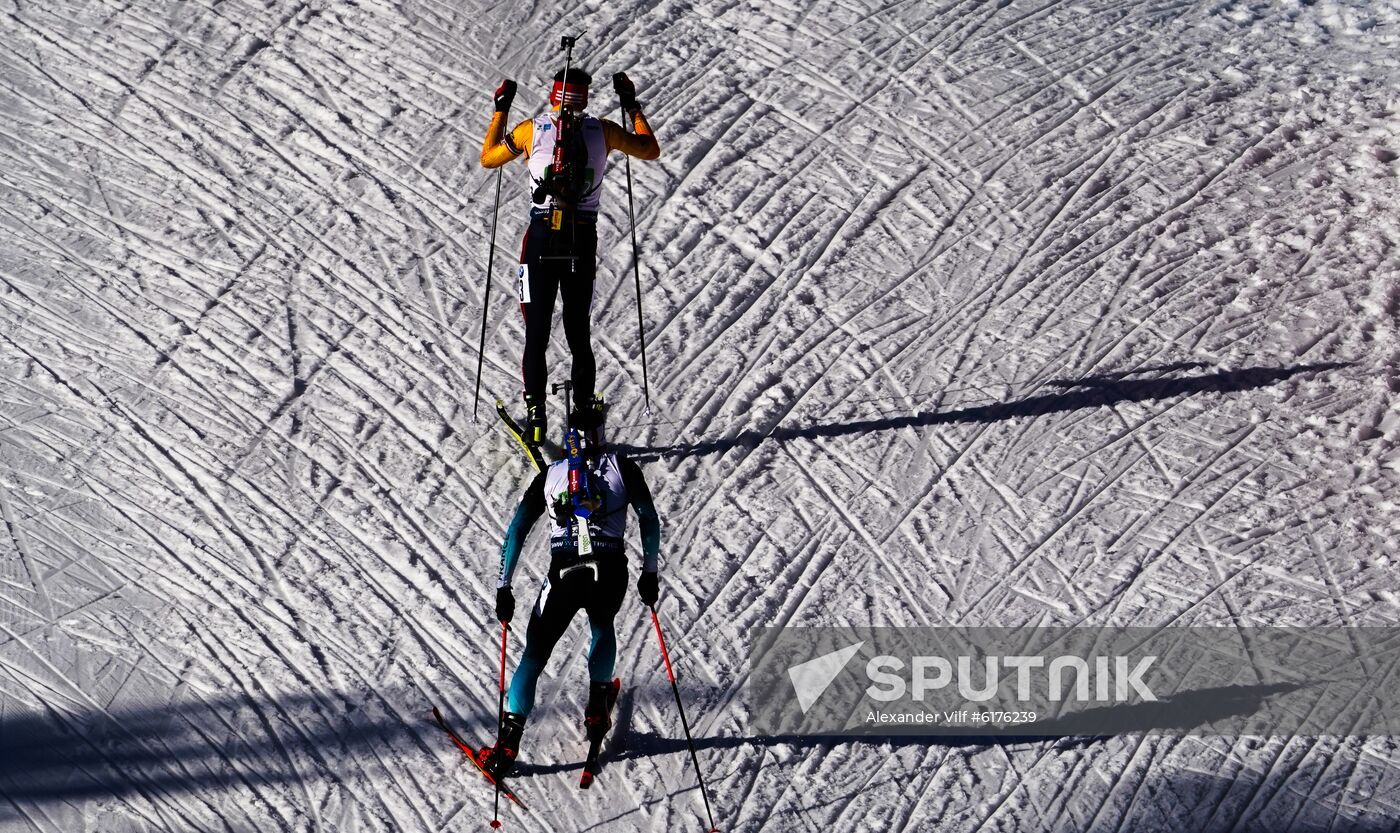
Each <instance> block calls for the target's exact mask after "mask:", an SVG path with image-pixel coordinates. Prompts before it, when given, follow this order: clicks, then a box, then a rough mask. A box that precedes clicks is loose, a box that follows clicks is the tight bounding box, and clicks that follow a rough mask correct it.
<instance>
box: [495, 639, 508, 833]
mask: <svg viewBox="0 0 1400 833" xmlns="http://www.w3.org/2000/svg"><path fill="white" fill-rule="evenodd" d="M509 633H510V623H509V622H502V623H501V699H500V705H499V706H498V707H497V708H496V737H497V743H499V742H500V740H499V738H500V734H501V727H502V726H504V725H505V722H506V635H507V634H509ZM492 780H493V781H495V782H496V806H495V809H494V810H493V811H492V812H493V813H494V816H493V817H492V819H491V827H492V828H495V829H500V826H501V779H499V778H493V779H492Z"/></svg>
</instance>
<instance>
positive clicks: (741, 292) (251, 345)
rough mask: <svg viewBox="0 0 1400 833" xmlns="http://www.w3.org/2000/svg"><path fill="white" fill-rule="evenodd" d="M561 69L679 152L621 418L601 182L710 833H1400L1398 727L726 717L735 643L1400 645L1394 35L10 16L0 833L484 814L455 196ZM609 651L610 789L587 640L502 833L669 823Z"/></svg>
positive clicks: (735, 13) (493, 437) (694, 821)
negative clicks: (834, 725)
mask: <svg viewBox="0 0 1400 833" xmlns="http://www.w3.org/2000/svg"><path fill="white" fill-rule="evenodd" d="M562 21H567V25H568V26H569V27H572V31H574V33H577V34H581V35H582V37H581V39H580V48H581V53H582V55H583V56H584V58H583V60H584V63H585V65H586V66H587V67H588V68H589V69H591V70H592V71H593V72H594V74H595V78H597V79H598V83H597V84H596V87H597V89H596V90H595V94H594V101H595V111H596V112H599V113H600V114H603V115H608V116H609V117H611V118H614V119H616V118H617V115H616V112H615V110H614V111H613V112H610V113H608V112H604V111H605V110H606V108H608V107H609V106H610V105H611V103H612V102H613V94H612V92H611V90H610V89H608V84H607V83H606V78H607V76H608V75H610V74H611V73H612V72H614V71H618V70H626V71H628V72H629V73H630V74H631V75H632V77H633V78H634V80H636V81H637V83H638V87H639V90H640V96H641V100H642V102H643V104H644V105H645V107H646V110H647V112H648V114H649V117H650V119H651V121H652V124H653V125H654V126H655V127H656V129H657V131H658V133H659V137H660V140H661V143H662V146H663V157H662V159H661V160H660V161H659V162H657V163H636V164H633V165H632V166H631V170H632V176H633V181H634V187H635V194H636V200H637V219H638V223H639V237H640V240H641V245H642V256H641V273H642V279H643V282H644V285H645V287H644V293H643V294H644V299H643V302H644V322H645V327H646V347H647V358H648V360H649V363H650V368H651V376H650V383H651V395H652V401H653V406H654V410H655V413H654V416H653V418H651V419H648V418H646V417H645V416H644V414H643V402H642V398H641V395H640V394H641V388H642V379H641V365H640V361H639V358H638V346H639V345H638V336H637V322H636V320H635V311H634V310H635V307H634V304H635V300H634V294H633V288H632V280H631V271H632V252H631V247H630V243H629V241H628V238H627V226H626V222H627V219H626V205H625V197H624V192H623V190H622V187H621V185H620V181H621V180H622V178H623V177H622V171H621V169H620V168H619V169H617V170H615V171H614V175H615V176H614V180H616V181H615V182H614V183H613V185H611V186H609V187H610V190H609V192H608V195H607V198H606V202H605V214H606V215H607V216H606V218H605V220H604V222H603V223H602V224H601V233H600V237H601V240H600V255H601V260H600V280H599V283H598V286H597V290H596V297H595V301H594V317H595V325H594V339H595V344H596V348H597V353H598V359H599V370H600V388H601V390H602V391H603V393H604V394H605V395H606V396H607V397H608V399H609V400H610V401H612V402H613V403H614V409H613V416H612V432H613V435H614V439H616V440H619V441H621V442H623V443H626V444H628V445H630V446H631V447H632V448H633V450H634V453H636V454H637V456H639V457H640V458H641V459H643V460H644V461H645V462H646V470H647V472H648V477H649V479H650V481H651V483H652V487H653V491H654V492H655V493H656V495H657V498H658V502H659V508H660V510H661V513H662V516H663V520H664V521H665V524H666V528H665V540H664V562H663V569H664V572H665V576H666V580H665V582H664V591H663V592H664V595H663V603H662V605H661V612H662V616H663V619H664V621H665V623H666V625H667V627H668V631H669V633H668V635H669V638H670V641H671V642H672V649H673V655H674V657H675V660H676V663H677V670H678V673H679V674H680V675H681V678H682V690H683V695H684V696H685V697H686V701H687V708H688V711H689V714H690V718H691V722H692V725H693V727H694V728H695V730H696V733H697V736H698V737H700V738H701V740H700V758H701V763H702V765H703V766H704V768H705V771H706V773H707V775H708V778H709V783H710V786H711V790H712V796H713V798H714V805H715V808H716V813H717V820H718V822H719V826H720V828H721V829H723V830H726V831H758V830H792V831H807V830H811V831H818V830H828V829H840V830H869V831H925V830H949V831H1026V830H1083V831H1150V830H1201V831H1255V830H1258V831H1266V830H1267V831H1284V830H1288V831H1292V830H1319V831H1321V830H1327V831H1373V830H1393V829H1400V822H1397V821H1396V819H1400V799H1397V796H1400V748H1397V744H1396V742H1395V740H1394V739H1393V738H1389V737H1347V738H1337V737H1315V738H1293V739H1283V738H1274V739H1260V738H1221V737H1187V738H1157V737H1146V738H1139V737H1121V738H1113V739H1109V740H1097V741H1087V740H1086V741H1046V742H1018V743H1007V744H997V743H987V742H974V743H966V742H958V743H950V742H935V743H928V742H926V741H919V740H917V739H899V738H895V739H890V740H888V741H886V742H881V743H868V742H860V743H842V742H835V741H831V740H813V741H810V742H806V741H795V740H793V739H791V738H786V739H784V738H776V739H775V738H763V737H755V736H754V735H753V732H752V730H751V729H750V728H749V719H748V714H749V710H750V709H751V708H752V706H753V704H752V703H750V702H749V700H748V696H747V691H746V689H745V686H746V682H747V673H748V671H747V654H746V646H747V643H748V630H749V628H751V627H756V626H762V625H770V624H784V625H800V626H819V625H834V624H845V623H853V624H877V625H938V624H957V625H999V626H1007V625H1021V624H1037V625H1047V626H1048V625H1073V624H1099V625H1101V624H1133V625H1149V626H1163V627H1165V626H1167V625H1188V624H1192V625H1212V626H1231V625H1264V624H1290V625H1304V626H1320V625H1339V624H1348V625H1394V624H1397V623H1400V586H1397V582H1396V580H1395V578H1394V567H1395V562H1396V559H1397V558H1400V553H1397V543H1396V542H1397V541H1400V521H1397V518H1398V517H1400V513H1397V512H1396V504H1395V498H1394V495H1396V494H1397V493H1400V492H1397V490H1396V486H1397V483H1396V481H1397V479H1400V478H1398V477H1397V472H1400V452H1397V450H1396V438H1397V433H1400V407H1397V393H1400V380H1397V375H1396V373H1397V371H1396V368H1397V366H1398V365H1400V341H1397V333H1396V319H1397V311H1400V284H1397V282H1396V280H1395V275H1396V273H1397V267H1400V257H1397V243H1400V210H1397V207H1396V206H1397V205H1398V204H1400V203H1397V196H1398V195H1397V187H1396V172H1397V171H1396V162H1397V158H1400V157H1398V155H1400V116H1397V106H1400V99H1397V97H1396V94H1395V92H1394V90H1395V83H1396V80H1397V78H1398V77H1400V74H1398V73H1397V67H1398V66H1400V60H1398V59H1397V56H1398V55H1400V51H1398V50H1400V39H1398V38H1397V34H1396V32H1397V26H1400V7H1397V6H1396V5H1395V4H1394V3H1390V2H1387V3H1371V4H1363V3H1341V2H1336V1H1335V0H1318V2H1315V3H1291V2H1290V3H1279V4H1272V5H1270V4H1246V3H1241V2H1235V0H1223V2H1219V3H1214V4H1162V5H1158V4H1151V3H1141V4H1119V3H1111V2H1104V1H1103V0H1087V2H1080V3H1066V2H1061V1H1060V0H1050V2H1036V1H1034V0H1032V1H1028V0H1001V2H997V3H973V2H968V0H961V1H959V0H951V2H947V3H941V4H936V5H926V4H920V3H910V2H890V3H882V4H875V3H869V4H860V3H848V2H815V3H797V2H785V1H784V0H778V1H777V2H772V3H768V4H752V3H722V2H713V3H712V2H705V1H704V0H657V1H656V2H648V3H632V2H618V3H608V4H601V3H583V4H569V5H568V6H567V7H566V8H558V7H553V6H549V5H546V4H538V3H528V4H516V5H499V6H498V5H492V4H486V3H477V2H469V1H467V0H461V1H458V0H409V1H408V2H401V3H390V2H385V0H356V2H346V3H333V2H327V1H326V0H301V1H300V2H286V3H270V4H254V3H248V2H244V0H200V2H195V3H174V2H169V0H167V1H166V2H159V0H146V1H143V2H135V3H118V2H111V1H110V0H99V1H98V2H89V1H87V0H81V1H79V0H69V1H68V2H60V3H34V2H28V0H8V1H7V2H5V3H3V4H0V38H3V44H4V48H3V49H0V66H3V76H0V112H3V114H4V116H5V118H4V119H3V120H0V160H3V161H2V162H0V252H3V254H0V363H3V371H4V372H3V374H0V476H2V477H3V480H0V517H3V520H4V527H5V533H4V536H3V537H4V543H3V546H4V548H5V550H4V557H3V558H0V748H3V750H4V755H3V760H2V761H0V799H2V800H0V830H4V831H6V833H8V832H9V831H16V833H19V831H24V832H25V833H29V831H36V832H37V833H51V832H52V833H58V832H59V831H62V832H63V833H67V831H101V833H109V832H111V833H117V832H118V831H194V830H227V831H240V833H241V831H254V830H257V831H268V830H287V831H357V832H358V831H390V830H394V831H398V830H441V831H453V830H467V829H476V828H478V827H479V826H480V825H482V824H484V823H485V820H486V819H488V818H489V814H490V812H491V810H490V806H491V798H492V796H491V793H490V792H489V791H488V790H486V789H485V788H484V787H483V784H482V783H481V782H480V780H479V779H478V778H477V776H475V775H474V773H473V772H472V770H471V768H470V766H469V765H467V764H466V763H465V762H464V761H462V760H461V759H460V756H458V755H457V754H456V753H455V751H454V750H453V748H452V747H451V746H450V745H449V744H448V743H446V742H445V740H444V739H443V738H442V737H440V735H439V733H438V732H437V730H436V729H435V728H434V727H433V726H432V725H431V724H430V722H429V719H428V715H429V708H430V706H431V705H432V704H438V705H440V706H442V707H444V710H445V711H446V712H447V714H448V715H449V719H450V720H452V721H453V722H454V723H456V724H457V726H458V729H459V731H462V732H463V734H464V735H465V736H466V737H469V738H475V739H480V740H485V739H486V738H487V737H488V736H489V734H490V733H491V731H492V728H491V727H492V724H493V721H494V709H495V707H496V704H495V695H494V688H495V685H496V665H495V662H496V658H495V655H494V654H495V650H496V646H497V644H498V643H497V642H496V641H495V638H496V636H497V635H498V634H497V632H496V630H495V624H494V622H493V621H492V619H493V608H492V601H491V600H492V587H493V578H492V573H493V572H494V569H495V563H496V558H497V549H498V545H499V541H500V538H501V535H502V534H503V531H504V528H505V525H506V523H507V522H508V519H509V517H510V513H511V511H512V510H513V506H514V502H515V500H516V499H517V497H518V495H519V493H520V491H521V490H522V488H523V487H524V485H525V483H526V480H527V472H526V466H525V464H524V462H523V460H522V459H521V457H520V455H519V453H518V452H517V451H516V450H515V448H514V447H513V445H512V444H511V443H510V442H509V441H508V438H507V437H506V436H505V434H504V433H503V432H501V431H500V430H499V429H498V428H497V427H496V425H495V424H494V421H493V418H492V417H491V414H490V412H491V408H490V405H491V399H493V398H495V397H501V398H504V399H506V400H507V401H509V402H515V401H517V396H518V394H517V390H518V388H519V382H518V376H517V357H518V354H519V345H520V343H521V341H522V338H523V328H522V326H521V323H520V318H519V315H518V313H517V312H516V310H515V304H514V300H513V287H512V281H511V276H512V274H513V261H514V253H515V250H516V249H515V246H516V244H515V240H516V239H517V238H518V235H519V234H520V233H521V230H522V222H521V219H520V218H521V216H522V215H523V212H524V208H525V205H526V200H525V194H524V189H523V188H522V187H521V179H522V177H523V174H522V173H521V171H520V170H519V167H518V165H517V166H512V167H510V168H507V169H506V170H507V174H506V182H505V187H504V189H503V201H502V205H501V208H500V234H499V239H498V243H497V248H498V250H497V252H496V268H495V274H494V275H493V276H492V284H491V292H490V304H489V313H490V318H489V323H490V327H489V339H488V343H487V351H486V356H485V370H484V374H483V380H482V389H483V399H485V400H486V402H485V407H484V408H483V417H482V419H481V420H480V421H479V422H478V421H474V420H473V418H472V408H473V403H472V401H471V393H470V391H471V389H472V386H473V384H474V382H475V376H474V373H475V364H476V358H477V353H476V338H477V327H478V322H479V320H480V315H481V311H482V304H483V303H484V302H485V300H486V284H485V282H484V280H483V270H484V268H485V260H486V254H487V246H488V241H489V239H490V238H489V235H490V219H491V210H492V189H493V187H494V183H495V180H494V174H491V173H489V172H485V171H483V170H481V169H480V167H479V166H478V164H477V154H478V149H479V147H480V137H481V134H482V132H483V131H484V128H485V126H486V123H487V121H488V120H489V116H490V106H489V93H490V91H491V90H492V89H494V88H495V85H496V84H497V83H498V82H499V79H500V78H501V77H504V76H507V75H508V76H510V77H514V78H517V79H519V80H520V82H521V94H520V97H519V100H518V104H517V112H516V113H515V114H514V116H515V117H517V118H525V117H527V116H528V115H529V114H531V113H533V112H535V111H536V110H537V109H538V108H540V107H541V106H542V105H543V91H544V89H545V82H544V79H545V78H546V77H548V76H549V75H552V73H553V72H554V70H555V69H556V66H555V65H556V64H557V57H558V56H557V54H556V49H555V46H556V44H557V38H558V35H559V34H561V33H562V31H561V29H560V27H561V25H564V24H563V23H562ZM613 162H614V164H618V165H620V164H621V161H620V158H617V157H615V158H614V160H613ZM566 365H567V353H566V349H565V346H564V343H563V338H562V333H558V334H556V337H555V340H554V342H553V344H552V347H551V367H552V368H553V371H554V375H555V377H556V378H561V377H562V371H563V369H564V368H565V367H566ZM557 421H558V420H557V418H556V422H557ZM539 546H540V544H539V541H537V540H535V541H532V542H531V546H530V549H529V550H528V551H527V556H526V559H525V562H524V563H525V566H524V570H523V572H524V573H526V576H525V577H523V578H522V581H521V582H520V586H521V588H522V591H521V592H522V593H523V594H528V593H529V592H531V591H529V590H525V589H524V588H526V587H528V586H530V585H531V584H533V583H534V582H536V581H538V579H539V577H540V575H541V572H542V569H543V566H544V565H543V563H542V562H543V557H542V553H541V552H540V551H539ZM635 604H636V603H635V602H629V605H628V606H627V607H625V608H624V612H623V614H621V615H620V616H619V620H618V622H619V642H620V648H619V657H620V664H619V672H620V674H621V675H622V677H623V679H624V681H625V685H626V690H625V691H626V693H625V695H624V698H623V702H622V703H621V704H620V706H619V728H620V730H621V731H619V734H618V737H617V738H615V739H614V741H613V744H614V745H613V747H612V751H613V755H612V760H611V761H610V762H608V763H607V765H606V766H605V768H604V770H603V773H602V775H601V776H600V781H599V784H598V787H597V788H595V789H594V790H592V791H591V792H588V793H582V792H578V791H577V790H576V789H575V787H574V784H575V782H576V777H577V772H576V769H575V768H574V767H573V765H574V764H577V763H579V762H581V760H582V756H583V753H584V743H583V739H582V732H581V728H580V726H579V723H580V715H581V713H582V706H583V701H584V698H585V696H586V690H585V687H584V684H583V681H584V672H583V665H582V663H581V662H580V661H579V660H578V655H579V654H580V653H581V652H582V651H583V650H584V648H585V647H586V639H585V637H584V636H583V634H582V632H581V631H580V630H579V629H578V628H576V629H575V630H574V631H571V633H570V635H569V636H566V638H565V639H564V640H563V641H562V642H561V643H560V646H559V648H558V650H557V652H556V659H555V660H554V661H553V662H552V663H551V665H550V668H549V670H548V672H547V674H546V677H545V680H544V682H543V683H542V686H541V704H540V706H539V707H538V709H537V712H536V715H535V717H534V719H533V721H532V724H531V727H530V730H529V731H528V732H527V735H526V742H525V743H526V748H525V756H526V758H527V761H528V762H529V763H531V764H532V765H533V766H534V768H535V772H534V773H533V774H531V775H529V776H528V777H524V778H521V779H519V782H518V786H519V788H520V791H521V794H522V796H523V797H524V798H525V799H526V801H527V802H532V804H533V805H534V806H535V807H536V811H535V812H534V813H533V814H528V815H519V814H516V813H515V812H514V811H513V810H511V809H507V810H506V816H507V819H508V821H507V823H508V825H509V829H513V830H522V831H535V830H538V831H546V830H609V831H611V830H638V831H642V830H663V829H664V830H701V829H703V820H702V816H701V813H702V811H701V805H700V799H699V795H698V792H697V790H696V789H695V787H694V773H693V770H692V768H691V766H690V762H689V759H688V756H687V755H686V754H685V745H684V741H683V739H682V738H681V736H680V727H679V722H678V720H677V718H676V715H675V714H674V706H673V704H672V702H671V697H670V693H669V691H667V684H666V681H665V678H664V675H663V673H662V671H661V669H660V667H659V657H658V655H657V649H656V646H655V644H654V637H653V634H652V632H651V628H650V623H649V622H648V621H647V620H646V619H645V618H644V617H643V616H642V615H641V613H640V610H641V609H640V606H634V605H635ZM520 644H521V643H520V641H519V639H515V638H513V642H512V648H513V656H514V655H518V651H519V648H520Z"/></svg>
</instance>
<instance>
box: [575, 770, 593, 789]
mask: <svg viewBox="0 0 1400 833" xmlns="http://www.w3.org/2000/svg"><path fill="white" fill-rule="evenodd" d="M591 786H593V773H591V772H585V773H584V774H582V775H580V776H579V779H578V788H579V789H581V790H586V789H588V788H589V787H591Z"/></svg>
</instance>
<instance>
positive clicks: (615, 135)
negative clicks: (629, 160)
mask: <svg viewBox="0 0 1400 833" xmlns="http://www.w3.org/2000/svg"><path fill="white" fill-rule="evenodd" d="M600 121H602V122H603V139H604V140H605V141H606V142H607V143H608V152H609V153H611V152H613V151H615V150H620V151H622V152H623V153H625V154H627V155H628V156H634V157H636V158H637V159H657V158H659V157H660V156H661V145H659V144H657V141H656V136H655V135H654V134H653V133H652V132H651V125H649V124H647V117H646V116H644V115H642V111H641V110H633V111H632V130H633V131H634V132H632V133H628V132H627V131H626V130H625V129H623V127H622V125H620V124H616V123H614V122H611V121H608V120H607V119H600Z"/></svg>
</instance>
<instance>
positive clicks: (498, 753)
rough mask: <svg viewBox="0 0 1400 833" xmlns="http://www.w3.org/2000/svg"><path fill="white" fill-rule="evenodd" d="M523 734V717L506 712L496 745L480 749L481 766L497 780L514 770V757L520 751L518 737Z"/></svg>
mask: <svg viewBox="0 0 1400 833" xmlns="http://www.w3.org/2000/svg"><path fill="white" fill-rule="evenodd" d="M524 734H525V718H524V717H523V716H522V715H518V714H515V713H514V712H506V715H505V719H504V720H502V721H501V732H500V734H499V735H498V736H497V739H496V745H495V746H493V747H488V748H485V749H482V750H481V766H482V768H484V769H485V770H486V771H487V772H488V773H490V774H491V777H492V778H495V779H496V780H497V781H499V780H501V779H502V778H505V777H506V776H508V775H510V774H511V772H513V771H514V770H515V757H516V755H517V754H518V753H519V752H520V738H521V736H522V735H524Z"/></svg>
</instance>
